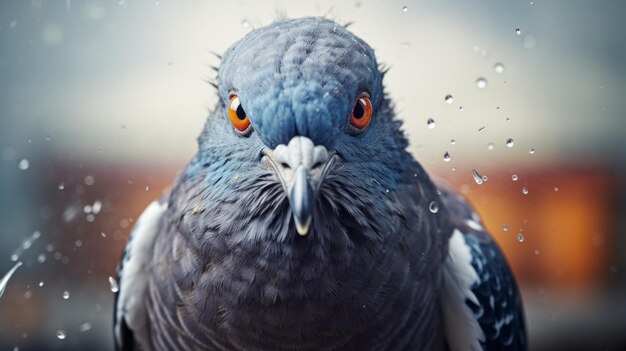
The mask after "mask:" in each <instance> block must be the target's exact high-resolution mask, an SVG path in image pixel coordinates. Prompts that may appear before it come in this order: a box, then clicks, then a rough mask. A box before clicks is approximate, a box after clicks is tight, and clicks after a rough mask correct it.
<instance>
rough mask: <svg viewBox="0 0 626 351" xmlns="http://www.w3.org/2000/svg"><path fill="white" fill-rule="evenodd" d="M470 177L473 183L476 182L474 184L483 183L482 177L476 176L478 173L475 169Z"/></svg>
mask: <svg viewBox="0 0 626 351" xmlns="http://www.w3.org/2000/svg"><path fill="white" fill-rule="evenodd" d="M472 177H474V181H475V182H476V184H478V185H480V184H482V183H483V176H481V175H480V174H478V171H476V170H475V169H472Z"/></svg>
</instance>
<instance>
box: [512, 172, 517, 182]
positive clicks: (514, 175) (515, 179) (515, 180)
mask: <svg viewBox="0 0 626 351" xmlns="http://www.w3.org/2000/svg"><path fill="white" fill-rule="evenodd" d="M511 179H513V181H514V182H517V174H513V175H512V176H511Z"/></svg>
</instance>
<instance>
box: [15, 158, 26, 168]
mask: <svg viewBox="0 0 626 351" xmlns="http://www.w3.org/2000/svg"><path fill="white" fill-rule="evenodd" d="M17 166H18V167H19V169H21V170H22V171H25V170H27V169H28V166H29V163H28V160H27V159H25V158H23V159H22V160H21V161H20V163H19V164H18V165H17Z"/></svg>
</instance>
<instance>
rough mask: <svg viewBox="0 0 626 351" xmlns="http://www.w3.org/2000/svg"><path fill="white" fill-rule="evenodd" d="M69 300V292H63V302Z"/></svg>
mask: <svg viewBox="0 0 626 351" xmlns="http://www.w3.org/2000/svg"><path fill="white" fill-rule="evenodd" d="M69 298H70V292H69V291H67V290H66V291H64V292H63V300H67V299H69Z"/></svg>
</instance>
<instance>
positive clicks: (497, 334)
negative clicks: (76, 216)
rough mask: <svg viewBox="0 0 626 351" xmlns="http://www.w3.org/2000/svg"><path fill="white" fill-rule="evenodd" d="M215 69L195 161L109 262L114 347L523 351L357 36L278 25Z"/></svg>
mask: <svg viewBox="0 0 626 351" xmlns="http://www.w3.org/2000/svg"><path fill="white" fill-rule="evenodd" d="M216 70H217V78H216V80H215V81H214V82H213V84H214V85H215V87H216V88H217V92H218V95H219V98H218V102H217V104H216V106H215V107H214V109H212V112H210V113H209V116H208V118H207V120H206V124H205V125H204V128H203V130H202V132H201V134H200V136H199V137H198V150H197V153H196V154H195V155H194V156H193V157H192V158H191V160H190V161H189V163H188V164H187V165H186V167H185V168H184V169H183V170H182V171H181V172H180V173H179V175H178V176H177V178H176V180H175V181H174V183H173V185H172V186H171V188H170V189H169V190H167V191H166V192H165V193H164V194H163V195H162V196H161V198H159V199H158V200H155V201H154V202H153V203H152V204H150V205H149V206H148V207H147V208H146V210H145V211H144V212H143V214H142V215H141V216H140V217H139V218H138V220H137V223H136V225H135V227H134V228H133V230H132V232H131V234H130V238H129V240H128V243H127V245H126V248H125V250H124V253H123V256H122V259H121V261H120V264H119V265H118V270H117V278H116V282H117V283H118V286H119V290H118V291H117V293H116V295H115V307H114V326H113V329H114V331H113V334H114V342H115V345H116V348H117V349H118V350H442V351H443V350H449V351H461V350H471V351H475V350H525V349H526V343H527V341H526V333H525V326H524V316H523V310H522V302H521V298H520V295H519V292H518V288H517V285H516V282H515V279H514V277H513V275H512V272H511V270H510V269H509V267H508V265H507V262H506V259H505V257H504V256H503V254H502V252H501V251H500V249H499V248H498V246H497V245H496V243H495V242H494V240H493V239H492V238H491V236H490V235H489V234H488V233H487V232H486V230H485V228H484V227H483V225H482V223H481V221H480V218H479V217H478V215H477V214H476V212H475V211H474V210H473V209H472V208H471V207H470V205H468V203H467V202H466V201H465V200H464V199H463V198H462V197H461V196H460V195H458V194H457V193H455V192H454V191H452V190H451V189H450V188H449V187H447V186H445V185H443V184H439V183H435V182H434V181H432V180H431V178H430V177H429V175H428V174H427V173H426V172H425V171H424V169H423V168H422V167H421V166H420V164H419V163H418V162H417V161H416V160H415V159H414V157H413V156H412V155H411V154H410V153H409V152H408V151H407V146H408V141H407V138H406V136H405V134H404V132H403V129H402V123H401V121H400V119H399V118H398V117H397V116H396V114H395V112H394V106H393V103H392V101H391V98H390V97H389V96H388V95H387V94H386V92H385V89H384V87H383V76H384V74H385V72H386V68H385V67H384V66H382V65H379V64H378V63H377V60H376V58H375V55H374V51H373V49H372V48H371V47H370V46H369V45H368V44H367V43H366V42H365V41H363V40H362V39H360V38H359V37H357V36H355V35H354V34H352V33H351V32H350V31H349V30H348V29H347V28H346V27H345V26H342V25H340V24H337V23H336V22H334V21H332V20H330V19H325V18H317V17H306V18H297V19H281V20H279V21H276V22H274V23H272V24H270V25H268V26H266V27H262V28H258V29H255V30H253V31H251V32H249V33H248V34H247V35H245V36H244V37H243V38H242V39H241V40H239V41H238V42H236V43H235V44H233V45H232V46H231V47H230V48H229V49H228V50H227V51H226V52H225V53H224V54H223V55H222V56H221V61H220V64H219V67H218V68H216ZM407 118H412V117H410V116H409V117H407Z"/></svg>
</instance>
